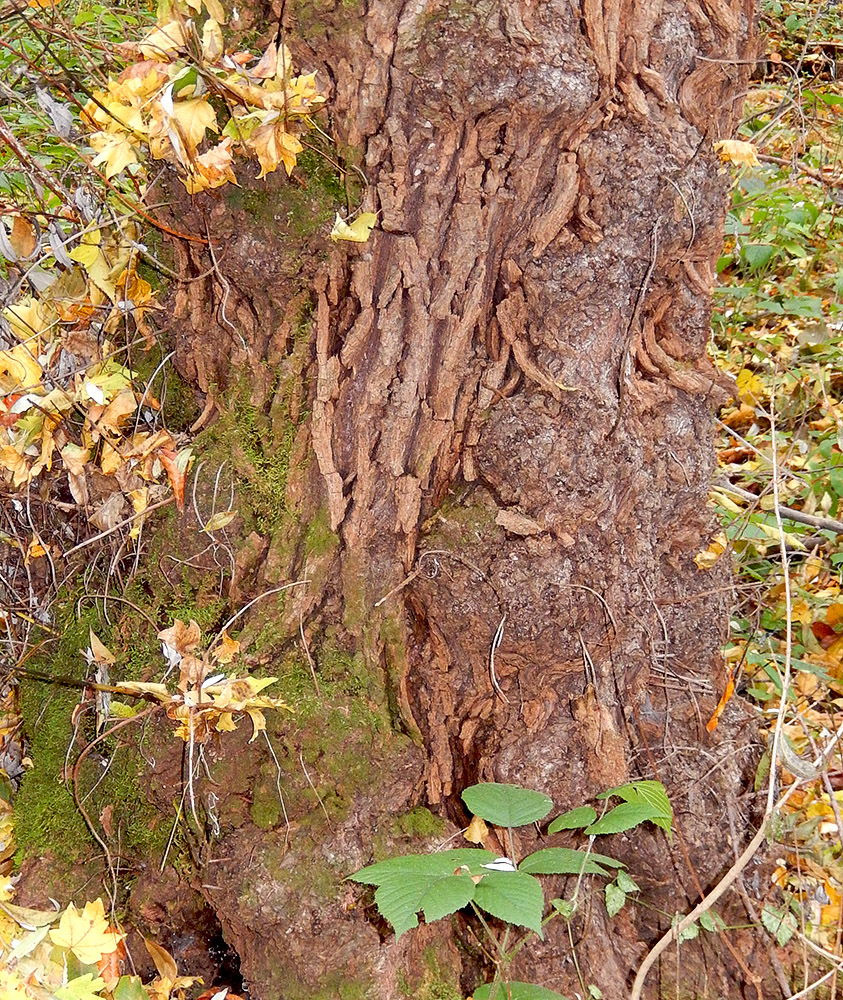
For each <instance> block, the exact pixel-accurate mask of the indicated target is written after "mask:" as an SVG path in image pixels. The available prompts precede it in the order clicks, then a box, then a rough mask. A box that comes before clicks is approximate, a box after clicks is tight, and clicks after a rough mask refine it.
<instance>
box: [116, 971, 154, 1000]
mask: <svg viewBox="0 0 843 1000" xmlns="http://www.w3.org/2000/svg"><path fill="white" fill-rule="evenodd" d="M113 996H114V1000H149V994H148V993H147V992H146V990H145V989H144V985H143V982H142V980H141V977H140V976H121V977H120V978H119V979H118V980H117V985H116V986H115V987H114V994H113Z"/></svg>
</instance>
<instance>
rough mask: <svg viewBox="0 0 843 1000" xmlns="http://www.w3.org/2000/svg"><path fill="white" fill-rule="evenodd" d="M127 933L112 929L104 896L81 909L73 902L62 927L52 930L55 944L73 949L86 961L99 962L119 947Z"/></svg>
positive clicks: (60, 925) (91, 963) (64, 917)
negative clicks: (108, 920) (105, 907)
mask: <svg viewBox="0 0 843 1000" xmlns="http://www.w3.org/2000/svg"><path fill="white" fill-rule="evenodd" d="M123 937H124V935H122V934H118V933H117V931H113V930H110V929H109V926H108V922H107V921H106V919H105V910H104V908H103V905H102V900H101V899H96V900H94V902H93V903H86V904H85V909H84V910H83V911H82V912H81V913H80V912H79V910H77V909H76V907H75V906H74V905H73V903H71V904H70V905H69V906H68V908H67V909H66V910H65V911H64V913H63V914H62V915H61V920H60V921H59V925H58V927H56V928H54V929H53V930H51V931H50V940H51V941H52V942H53V944H55V945H57V946H58V947H59V948H67V949H68V951H72V952H73V954H74V955H75V956H76V957H77V958H78V959H79V961H80V962H82V964H83V965H95V964H96V963H97V962H99V960H100V959H101V958H102V956H103V955H110V954H111V953H112V952H113V951H116V950H117V948H118V946H119V945H120V942H121V941H122V940H123Z"/></svg>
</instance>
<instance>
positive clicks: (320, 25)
mask: <svg viewBox="0 0 843 1000" xmlns="http://www.w3.org/2000/svg"><path fill="white" fill-rule="evenodd" d="M291 6H292V8H293V10H294V11H295V18H296V34H297V35H299V36H300V37H301V38H303V39H304V40H305V41H313V40H314V39H315V38H318V37H319V36H320V35H323V34H324V33H325V25H326V24H330V25H331V27H332V29H333V30H336V29H337V28H339V27H340V24H339V22H340V18H338V16H337V13H338V10H337V8H339V9H340V10H341V11H342V12H343V13H347V15H348V20H347V25H348V27H349V28H350V27H352V26H353V25H354V24H357V25H358V26H359V15H360V14H361V13H362V9H363V8H362V4H361V2H360V0H339V3H337V2H335V0H295V2H294V3H293V4H291Z"/></svg>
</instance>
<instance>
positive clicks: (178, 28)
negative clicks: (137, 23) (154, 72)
mask: <svg viewBox="0 0 843 1000" xmlns="http://www.w3.org/2000/svg"><path fill="white" fill-rule="evenodd" d="M186 44H187V30H186V26H185V24H184V23H183V22H181V21H167V23H166V24H162V25H159V27H157V28H155V29H154V30H153V31H151V32H150V33H149V34H148V35H147V36H146V37H145V38H144V39H143V41H142V42H141V44H140V50H141V54H142V55H143V57H144V59H158V60H167V59H168V58H169V57H170V54H171V53H173V52H175V51H176V50H177V49H180V48H182V47H183V46H185V45H186Z"/></svg>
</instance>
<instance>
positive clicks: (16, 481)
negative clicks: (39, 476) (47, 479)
mask: <svg viewBox="0 0 843 1000" xmlns="http://www.w3.org/2000/svg"><path fill="white" fill-rule="evenodd" d="M0 468H3V469H5V470H6V471H7V472H9V473H11V475H12V485H13V486H21V485H23V483H28V482H29V480H30V479H31V478H32V476H31V473H30V468H29V462H28V461H27V460H26V459H25V458H24V457H23V455H21V454H19V453H18V451H17V450H16V449H15V448H13V447H12V446H11V445H8V444H7V445H3V447H2V448H0Z"/></svg>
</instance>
